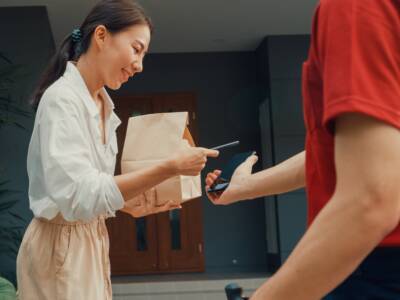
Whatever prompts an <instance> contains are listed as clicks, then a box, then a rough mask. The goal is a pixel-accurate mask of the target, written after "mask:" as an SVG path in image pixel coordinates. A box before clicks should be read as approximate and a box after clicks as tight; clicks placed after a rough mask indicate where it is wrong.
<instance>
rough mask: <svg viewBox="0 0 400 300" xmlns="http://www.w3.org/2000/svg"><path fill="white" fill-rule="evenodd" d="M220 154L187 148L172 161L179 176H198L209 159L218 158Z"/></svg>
mask: <svg viewBox="0 0 400 300" xmlns="http://www.w3.org/2000/svg"><path fill="white" fill-rule="evenodd" d="M218 155H219V152H218V151H217V150H211V149H207V148H199V147H187V148H184V149H182V150H180V151H179V152H178V153H176V154H175V155H174V156H173V157H172V158H171V160H170V162H171V165H172V168H173V170H174V172H175V173H176V174H178V175H186V176H196V175H199V174H200V172H201V171H202V170H203V169H204V167H205V166H206V163H207V157H217V156H218Z"/></svg>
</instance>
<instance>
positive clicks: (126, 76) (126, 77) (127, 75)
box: [122, 69, 133, 81]
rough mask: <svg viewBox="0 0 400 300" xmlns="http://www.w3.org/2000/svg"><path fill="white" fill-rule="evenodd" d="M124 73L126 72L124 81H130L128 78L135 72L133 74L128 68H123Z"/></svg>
mask: <svg viewBox="0 0 400 300" xmlns="http://www.w3.org/2000/svg"><path fill="white" fill-rule="evenodd" d="M122 74H124V81H128V79H129V78H130V77H132V76H133V74H132V75H131V74H130V73H129V72H128V71H127V70H125V69H122Z"/></svg>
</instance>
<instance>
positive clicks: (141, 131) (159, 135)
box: [121, 112, 202, 206]
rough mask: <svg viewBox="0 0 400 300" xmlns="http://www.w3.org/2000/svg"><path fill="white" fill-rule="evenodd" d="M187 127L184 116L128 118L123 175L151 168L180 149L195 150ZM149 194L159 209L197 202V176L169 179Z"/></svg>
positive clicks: (198, 189) (123, 155) (162, 115)
mask: <svg viewBox="0 0 400 300" xmlns="http://www.w3.org/2000/svg"><path fill="white" fill-rule="evenodd" d="M187 123H188V113H187V112H177V113H158V114H149V115H142V116H137V117H132V118H130V119H129V122H128V128H127V131H126V138H125V144H124V148H123V152H122V159H121V171H122V174H124V173H127V172H132V171H136V170H140V169H142V168H146V167H150V166H153V165H155V164H157V163H160V162H161V161H162V160H165V159H167V158H170V157H171V156H172V155H173V154H174V153H176V151H179V150H180V149H181V148H184V147H191V146H195V145H194V141H193V138H192V136H191V134H190V131H189V129H188V128H187ZM151 194H152V195H155V197H156V204H157V205H158V206H161V205H163V204H165V203H166V202H168V201H174V202H175V203H183V202H185V201H188V200H191V199H195V198H198V197H200V196H201V194H202V190H201V180H200V175H198V176H175V177H172V178H170V179H167V180H165V181H164V182H162V183H160V184H159V185H157V186H156V187H155V193H151ZM144 196H146V193H145V194H144ZM138 205H139V204H138Z"/></svg>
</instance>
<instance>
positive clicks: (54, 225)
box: [17, 215, 112, 300]
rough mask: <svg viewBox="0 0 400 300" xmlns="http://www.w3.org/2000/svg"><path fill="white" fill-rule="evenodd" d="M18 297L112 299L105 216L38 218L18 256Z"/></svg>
mask: <svg viewBox="0 0 400 300" xmlns="http://www.w3.org/2000/svg"><path fill="white" fill-rule="evenodd" d="M17 280H18V295H19V300H110V299H112V292H111V281H110V262H109V239H108V233H107V228H106V225H105V219H104V218H103V217H99V218H98V219H95V220H93V221H90V222H67V221H65V220H64V219H63V218H62V217H61V216H60V215H58V216H57V217H56V218H54V219H53V220H50V221H49V220H46V219H41V218H34V219H33V220H32V221H31V223H30V224H29V226H28V228H27V230H26V232H25V235H24V238H23V240H22V244H21V247H20V249H19V252H18V257H17Z"/></svg>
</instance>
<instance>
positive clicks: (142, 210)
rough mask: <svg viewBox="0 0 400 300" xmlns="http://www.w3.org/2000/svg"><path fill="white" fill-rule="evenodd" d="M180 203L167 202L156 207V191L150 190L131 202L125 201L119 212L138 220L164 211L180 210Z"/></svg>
mask: <svg viewBox="0 0 400 300" xmlns="http://www.w3.org/2000/svg"><path fill="white" fill-rule="evenodd" d="M180 208H182V206H181V204H180V203H176V202H173V201H168V202H167V203H165V204H164V205H162V206H158V205H157V198H156V191H155V189H151V190H150V191H147V192H146V193H144V194H141V195H139V196H137V197H135V198H133V199H131V200H128V201H125V206H124V207H123V208H122V209H121V211H123V212H125V213H128V214H130V215H131V216H133V217H134V218H140V217H144V216H147V215H151V214H158V213H161V212H164V211H169V210H174V209H180Z"/></svg>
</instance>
